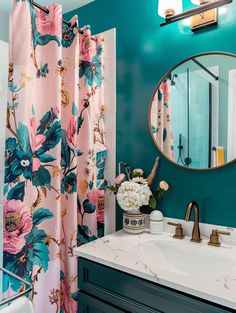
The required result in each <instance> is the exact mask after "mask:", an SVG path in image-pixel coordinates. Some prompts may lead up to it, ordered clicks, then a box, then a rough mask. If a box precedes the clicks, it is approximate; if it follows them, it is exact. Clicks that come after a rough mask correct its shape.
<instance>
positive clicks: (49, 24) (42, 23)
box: [35, 3, 62, 37]
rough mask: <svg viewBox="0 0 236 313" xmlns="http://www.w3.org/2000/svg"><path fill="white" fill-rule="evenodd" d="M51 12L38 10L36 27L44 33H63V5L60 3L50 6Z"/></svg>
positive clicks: (58, 34) (59, 34)
mask: <svg viewBox="0 0 236 313" xmlns="http://www.w3.org/2000/svg"><path fill="white" fill-rule="evenodd" d="M48 10H49V14H46V13H44V12H43V11H41V10H39V9H37V8H36V9H35V11H36V27H37V30H38V32H39V33H40V34H42V35H52V36H54V35H57V36H59V37H61V33H62V7H61V5H59V4H56V3H54V4H52V5H50V6H49V7H48Z"/></svg>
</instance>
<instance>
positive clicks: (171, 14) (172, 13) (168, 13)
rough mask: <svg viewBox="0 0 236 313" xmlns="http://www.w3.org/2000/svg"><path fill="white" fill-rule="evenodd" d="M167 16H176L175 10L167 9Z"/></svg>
mask: <svg viewBox="0 0 236 313" xmlns="http://www.w3.org/2000/svg"><path fill="white" fill-rule="evenodd" d="M165 16H166V18H170V17H172V16H175V10H174V9H171V8H170V9H167V10H166V11H165Z"/></svg>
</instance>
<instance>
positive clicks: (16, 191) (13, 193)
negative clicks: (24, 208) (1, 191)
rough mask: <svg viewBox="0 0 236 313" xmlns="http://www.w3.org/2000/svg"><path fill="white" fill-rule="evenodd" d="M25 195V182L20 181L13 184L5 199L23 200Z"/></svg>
mask: <svg viewBox="0 0 236 313" xmlns="http://www.w3.org/2000/svg"><path fill="white" fill-rule="evenodd" d="M24 197H25V183H24V182H21V183H19V184H17V185H16V186H14V187H13V188H12V189H11V190H10V191H9V193H8V195H7V200H12V199H14V200H21V201H23V200H24Z"/></svg>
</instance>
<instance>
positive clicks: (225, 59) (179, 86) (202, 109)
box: [149, 53, 236, 169]
mask: <svg viewBox="0 0 236 313" xmlns="http://www.w3.org/2000/svg"><path fill="white" fill-rule="evenodd" d="M235 87H236V58H235V56H234V55H230V54H225V53H211V54H204V55H200V56H195V57H193V58H191V59H188V60H187V61H184V62H182V63H181V64H180V65H178V66H176V67H175V68H174V69H173V70H171V71H170V72H169V73H168V74H167V75H166V76H165V77H164V78H163V79H162V81H161V82H160V84H159V85H158V87H157V90H156V92H155V94H154V96H153V99H152V102H151V107H150V115H149V123H150V129H151V133H152V137H153V139H154V141H155V143H156V145H157V147H158V149H159V150H160V151H161V152H162V153H163V154H164V155H165V156H166V157H167V158H168V159H170V160H172V161H173V162H175V163H177V164H178V165H182V166H185V167H188V168H195V169H207V168H214V167H217V166H223V165H225V164H226V163H228V162H231V161H233V160H234V159H235V158H236V108H235V101H236V93H235V90H236V88H235Z"/></svg>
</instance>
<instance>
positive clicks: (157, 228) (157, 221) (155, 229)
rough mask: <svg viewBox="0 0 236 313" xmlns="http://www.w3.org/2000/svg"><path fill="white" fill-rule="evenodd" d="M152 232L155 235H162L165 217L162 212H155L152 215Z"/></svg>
mask: <svg viewBox="0 0 236 313" xmlns="http://www.w3.org/2000/svg"><path fill="white" fill-rule="evenodd" d="M149 219H150V232H151V234H153V235H160V234H162V233H163V230H164V217H163V214H162V213H161V211H158V210H154V211H152V213H151V214H150V217H149Z"/></svg>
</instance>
